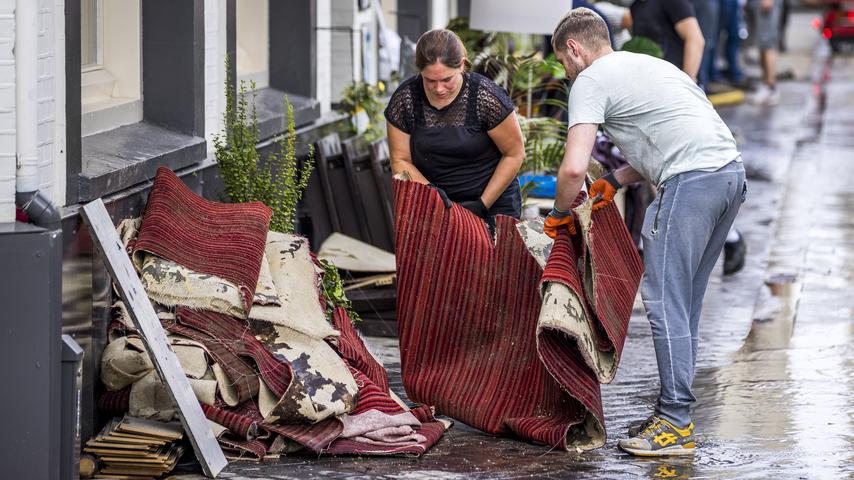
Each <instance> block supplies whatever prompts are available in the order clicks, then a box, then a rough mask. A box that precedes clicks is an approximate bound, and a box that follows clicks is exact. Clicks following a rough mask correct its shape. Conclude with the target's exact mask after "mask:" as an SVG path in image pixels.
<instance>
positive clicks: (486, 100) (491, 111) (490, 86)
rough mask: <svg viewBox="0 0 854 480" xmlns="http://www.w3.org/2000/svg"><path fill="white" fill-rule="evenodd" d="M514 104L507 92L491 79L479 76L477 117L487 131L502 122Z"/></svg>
mask: <svg viewBox="0 0 854 480" xmlns="http://www.w3.org/2000/svg"><path fill="white" fill-rule="evenodd" d="M515 109H516V106H515V105H513V100H511V99H510V95H508V94H507V92H506V91H505V90H504V89H503V88H501V87H499V86H498V85H496V84H495V82H493V81H492V80H490V79H488V78H486V77H481V78H480V86H479V87H478V89H477V117H478V120H479V121H480V124H481V125H483V127H484V128H485V129H486V130H487V131H489V130H492V129H493V128H495V127H497V126H498V124H499V123H501V122H503V121H504V119H505V118H507V115H510V113H512V112H513V111H514V110H515Z"/></svg>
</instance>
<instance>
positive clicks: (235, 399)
mask: <svg viewBox="0 0 854 480" xmlns="http://www.w3.org/2000/svg"><path fill="white" fill-rule="evenodd" d="M270 216H271V211H270V209H269V208H267V207H266V206H264V205H263V204H261V203H246V204H222V203H216V202H211V201H208V200H205V199H203V198H201V197H199V196H197V195H196V194H195V193H193V192H192V191H191V190H189V189H188V188H187V187H186V185H184V184H183V182H181V180H180V179H178V177H177V176H175V174H174V173H173V172H171V171H170V170H168V169H165V168H160V169H159V170H158V172H157V176H156V178H155V180H154V185H153V187H152V190H151V194H150V196H149V200H148V205H147V208H146V211H145V214H144V216H143V217H142V218H141V219H135V220H126V221H124V222H122V223H121V225H120V226H119V234H120V236H121V238H122V240H123V242H124V243H125V246H126V248H127V250H128V253H129V254H130V255H131V258H132V260H133V264H134V266H135V267H136V269H137V271H138V273H139V276H140V279H141V281H142V283H143V286H144V287H145V290H146V293H147V294H148V296H149V298H150V299H151V301H152V304H153V305H154V306H155V310H156V311H157V313H158V317H159V318H160V320H161V324H162V326H163V328H164V329H165V330H166V333H167V335H168V339H169V341H170V343H171V346H172V349H173V350H174V351H175V353H176V356H177V357H178V359H179V361H180V363H181V366H182V367H183V369H184V372H185V374H186V375H187V377H188V379H189V381H190V384H191V386H192V388H193V391H194V392H195V394H196V396H197V398H198V400H199V402H200V403H201V405H202V409H203V411H204V412H205V414H206V416H207V418H208V420H209V422H210V425H211V427H212V429H213V431H214V434H215V435H216V437H217V438H218V439H219V442H220V444H221V446H222V447H223V449H224V450H225V452H226V454H227V456H228V457H229V458H250V459H255V460H261V459H265V458H270V457H275V456H277V455H280V454H285V453H292V452H296V451H300V450H305V451H310V452H314V453H317V454H324V453H328V454H369V455H388V454H398V453H406V454H415V455H419V454H421V453H423V452H425V451H426V450H427V449H428V448H430V447H431V446H432V445H433V444H435V443H436V441H438V439H439V438H440V437H441V436H442V435H443V433H444V431H445V429H446V427H447V423H441V422H439V421H437V420H436V419H435V418H434V417H433V415H432V413H431V410H430V409H429V408H426V407H421V408H416V409H411V410H410V409H409V408H407V407H406V406H405V405H404V404H403V403H402V402H400V401H399V399H397V398H396V397H395V396H394V395H393V394H392V393H391V392H390V390H389V386H388V378H387V375H386V371H385V369H384V368H383V367H382V365H381V364H379V363H378V362H377V361H376V360H375V358H374V357H373V356H372V355H371V354H370V352H369V351H368V350H367V348H366V346H365V344H364V343H363V342H362V340H361V338H360V337H359V335H358V334H357V332H356V331H355V329H354V328H353V325H352V323H351V321H350V319H349V318H348V317H347V313H346V311H345V310H344V309H340V308H338V309H332V308H329V309H328V310H329V311H328V312H327V305H326V301H325V299H324V298H323V296H322V294H321V289H320V285H321V280H322V278H321V274H322V269H321V268H320V267H319V265H318V264H317V261H316V259H315V258H314V257H313V255H312V254H311V252H310V249H309V246H308V242H307V241H306V239H304V238H302V237H300V236H297V235H289V234H282V233H277V232H271V231H268V225H269V221H270ZM101 379H102V382H103V384H104V386H105V387H106V392H105V393H104V394H103V395H102V396H101V398H100V399H99V402H98V406H99V408H101V409H102V410H103V411H104V412H105V413H107V414H115V415H122V414H125V413H127V414H128V415H131V416H135V417H141V418H150V419H156V420H161V421H169V420H171V419H173V418H175V415H176V412H175V408H176V407H175V405H174V403H173V400H172V397H171V395H170V393H169V391H168V389H167V388H168V387H167V386H166V385H165V383H163V382H162V381H161V380H160V378H159V376H158V375H157V372H156V371H155V369H154V367H153V364H152V362H151V359H150V358H149V357H148V354H147V352H146V349H145V346H144V343H143V341H142V339H141V338H140V335H139V333H138V332H137V330H136V329H135V328H134V326H133V323H132V321H131V320H130V317H129V315H128V312H127V311H126V309H125V307H124V305H122V304H121V302H118V303H116V305H115V306H114V320H113V321H112V323H111V325H110V329H109V343H108V345H107V347H106V348H105V350H104V353H103V356H102V359H101Z"/></svg>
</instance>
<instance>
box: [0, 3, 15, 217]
mask: <svg viewBox="0 0 854 480" xmlns="http://www.w3.org/2000/svg"><path fill="white" fill-rule="evenodd" d="M14 12H15V0H0V222H10V221H12V220H14V219H15V56H14V47H15V13H14Z"/></svg>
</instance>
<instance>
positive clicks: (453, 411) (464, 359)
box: [395, 181, 637, 450]
mask: <svg viewBox="0 0 854 480" xmlns="http://www.w3.org/2000/svg"><path fill="white" fill-rule="evenodd" d="M612 208H615V207H609V208H608V209H612ZM608 209H603V211H604V210H608ZM395 213H396V222H397V225H396V226H397V252H396V255H397V273H398V331H399V335H400V351H401V368H402V375H403V383H404V386H405V388H406V391H407V394H408V396H409V398H410V399H412V400H413V401H417V402H422V403H425V404H428V405H434V406H435V407H436V411H437V413H441V414H444V415H448V416H451V417H454V418H457V419H459V420H461V421H463V422H465V423H467V424H469V425H471V426H474V427H476V428H478V429H481V430H483V431H485V432H488V433H492V434H503V435H516V436H518V437H521V438H524V439H527V440H530V441H534V442H538V443H544V444H547V445H550V446H553V447H556V448H561V449H567V448H568V447H569V446H572V447H577V448H580V449H585V450H586V449H591V448H596V447H599V446H602V445H604V442H605V432H604V418H603V414H602V402H601V395H600V390H599V379H598V378H597V374H596V373H595V372H594V370H593V369H594V368H595V367H594V366H593V365H591V363H590V362H589V360H588V359H587V358H585V356H583V355H582V353H581V350H580V349H579V348H578V345H577V343H576V342H577V338H580V335H577V336H572V335H569V334H568V333H571V332H573V331H582V332H586V334H587V336H588V337H589V338H591V339H593V338H594V337H597V340H596V344H597V345H596V346H595V347H594V350H598V349H604V350H607V349H611V350H613V349H614V348H621V347H622V344H623V341H624V339H625V325H624V324H626V323H627V322H628V319H629V315H630V313H631V303H629V308H628V310H626V309H625V308H624V304H623V299H624V298H628V297H631V298H634V295H635V293H636V291H637V279H634V275H633V274H632V275H629V277H631V278H629V279H628V280H627V281H622V282H618V283H619V286H618V288H619V289H621V292H620V293H618V294H617V296H618V297H619V298H620V301H618V302H616V305H615V302H611V301H609V300H607V299H606V298H605V296H607V295H610V294H611V293H610V292H608V291H607V290H605V291H603V292H601V293H598V294H597V292H596V291H595V290H597V289H600V288H602V289H607V288H611V287H612V285H611V284H609V283H608V282H606V281H604V280H603V278H604V275H606V273H605V269H607V268H611V267H612V266H613V265H612V264H611V263H609V262H607V261H604V260H603V261H601V262H600V261H599V260H598V259H599V256H607V255H608V254H609V253H610V252H609V251H608V249H609V248H614V247H608V246H607V243H606V242H604V241H603V242H601V243H596V245H595V246H592V245H589V244H588V242H587V239H588V238H589V239H593V238H597V236H596V235H589V236H588V235H586V234H585V235H582V236H579V237H578V239H577V242H578V244H579V245H577V249H576V250H577V251H580V252H586V251H587V250H588V249H589V250H591V251H592V252H593V253H592V257H593V258H590V257H589V256H588V257H583V258H585V259H586V260H582V262H583V261H587V260H589V261H590V262H591V265H595V266H596V267H598V268H599V273H600V275H599V277H597V280H596V281H591V282H590V285H591V287H590V292H589V294H590V297H591V298H592V299H596V300H597V302H596V307H595V308H590V307H588V306H587V304H588V299H587V298H585V297H586V294H585V293H583V292H584V287H583V283H584V281H583V276H582V274H581V272H582V271H584V270H583V268H582V270H579V267H578V260H579V259H581V258H582V256H580V255H576V254H575V253H574V251H571V252H568V254H567V255H562V254H561V255H558V257H559V258H561V259H562V261H563V263H560V262H558V263H555V264H552V265H547V267H546V269H547V270H550V271H553V272H560V271H566V272H567V275H565V277H569V278H575V279H577V280H578V282H577V286H578V289H577V291H576V293H581V298H576V299H575V301H576V304H577V305H579V307H580V308H582V309H588V310H590V311H591V312H595V313H597V314H598V313H599V312H601V313H602V314H603V315H605V316H607V317H608V319H607V321H605V322H601V323H600V321H599V320H597V319H596V318H595V315H594V314H593V313H591V314H590V315H585V314H584V313H581V314H580V315H579V317H580V318H581V319H582V321H581V322H579V324H578V325H576V326H573V327H571V328H567V329H561V328H553V327H554V325H552V326H545V327H543V326H541V324H540V322H539V321H538V318H539V316H540V310H541V304H542V302H543V298H542V297H541V296H540V293H539V287H540V281H541V276H542V274H543V268H542V267H541V266H540V265H539V264H538V263H537V261H536V260H535V259H534V257H533V256H532V255H531V254H529V253H528V249H527V247H526V244H525V242H524V241H523V239H522V237H521V235H520V233H519V232H518V231H517V229H516V221H515V220H514V219H512V218H509V217H503V216H499V217H497V218H496V234H495V240H494V241H493V239H492V237H491V236H490V233H489V231H488V229H487V227H486V225H485V224H484V222H483V221H481V220H480V219H479V218H477V217H476V216H474V215H472V214H471V213H470V212H469V211H468V210H466V209H464V208H462V207H460V206H459V205H453V206H452V207H451V209H447V210H446V209H445V208H444V205H443V204H442V201H441V199H440V198H439V196H438V194H437V193H436V192H435V191H434V190H433V189H430V188H428V187H426V186H423V185H420V184H418V183H416V182H406V181H395ZM614 213H615V214H616V215H617V216H616V220H615V217H614V216H613V215H610V214H606V215H602V218H601V219H599V218H597V219H596V221H597V222H599V221H601V222H602V223H606V224H607V226H603V227H601V229H602V231H603V233H602V235H600V236H599V237H598V238H601V239H602V240H605V239H606V238H605V237H606V236H607V233H606V232H610V231H611V229H616V228H618V226H617V225H616V221H617V220H619V214H618V213H616V212H614ZM596 215H597V217H599V214H598V213H597V214H596ZM612 223H614V225H611V224H612ZM619 225H623V224H622V220H619ZM597 228H600V227H597ZM622 229H623V230H625V226H622ZM617 241H618V242H622V241H623V240H622V239H621V237H618V238H617ZM597 242H598V240H597ZM569 245H570V242H567V246H569ZM588 246H589V248H588ZM555 248H558V250H559V251H562V249H563V247H558V246H557V245H556V246H555ZM618 248H622V246H621V245H620V246H619V247H618ZM546 250H548V249H546ZM635 255H636V253H635ZM620 261H621V260H620V259H619V258H618V259H616V260H615V261H614V262H615V263H616V262H620ZM632 270H633V269H632ZM612 273H613V272H612ZM557 277H558V276H557V275H554V278H551V279H552V280H562V279H563V277H560V278H557ZM632 284H633V285H632ZM559 324H560V322H556V325H558V326H559ZM603 324H604V326H603ZM600 330H602V331H604V332H605V333H603V334H601V335H599V331H600ZM592 332H597V333H596V334H593V333H592ZM611 336H613V337H614V338H611ZM543 339H545V341H544V342H543V343H544V344H545V347H546V348H545V349H538V344H540V342H541V340H543ZM606 340H607V341H606ZM539 346H540V347H542V346H543V345H542V344H540V345H539Z"/></svg>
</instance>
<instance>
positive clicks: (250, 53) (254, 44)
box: [236, 0, 270, 90]
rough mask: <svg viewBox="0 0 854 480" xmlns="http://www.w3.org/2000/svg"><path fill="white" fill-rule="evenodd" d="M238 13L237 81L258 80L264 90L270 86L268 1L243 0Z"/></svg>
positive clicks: (240, 2) (238, 3)
mask: <svg viewBox="0 0 854 480" xmlns="http://www.w3.org/2000/svg"><path fill="white" fill-rule="evenodd" d="M236 13H237V19H236V20H237V65H236V66H237V81H238V82H240V81H246V83H247V84H248V83H249V82H250V81H254V82H255V88H256V89H259V90H260V89H262V88H265V87H267V86H269V85H270V70H269V67H268V65H269V57H270V46H269V45H270V44H269V38H270V36H269V35H268V31H269V23H270V22H269V3H268V0H240V1H239V2H237V12H236ZM247 88H249V87H248V85H247Z"/></svg>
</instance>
